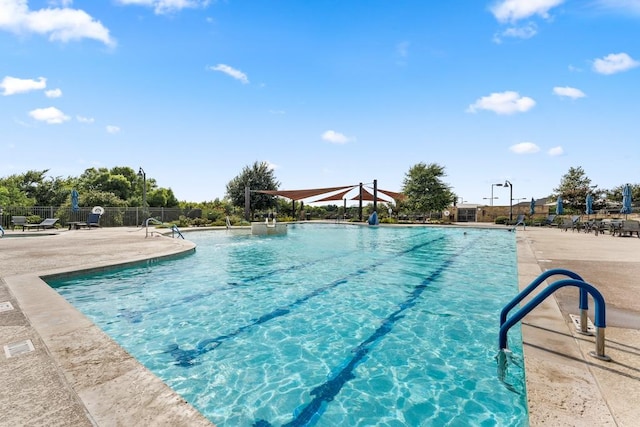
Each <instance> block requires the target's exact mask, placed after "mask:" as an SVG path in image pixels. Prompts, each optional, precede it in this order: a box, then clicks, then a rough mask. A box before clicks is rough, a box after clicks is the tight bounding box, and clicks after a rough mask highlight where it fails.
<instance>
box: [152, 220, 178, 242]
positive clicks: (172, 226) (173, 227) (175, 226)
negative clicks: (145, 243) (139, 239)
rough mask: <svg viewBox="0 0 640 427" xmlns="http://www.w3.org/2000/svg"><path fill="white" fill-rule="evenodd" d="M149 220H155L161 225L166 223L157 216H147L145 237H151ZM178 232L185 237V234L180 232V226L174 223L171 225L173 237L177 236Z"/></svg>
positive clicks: (154, 221)
mask: <svg viewBox="0 0 640 427" xmlns="http://www.w3.org/2000/svg"><path fill="white" fill-rule="evenodd" d="M149 222H153V223H154V224H159V225H163V224H164V222H162V221H160V220H157V219H155V218H147V219H146V220H145V221H144V225H145V228H146V231H145V235H144V237H145V238H146V237H149ZM176 233H178V236H180V237H182V238H183V239H184V236H183V235H182V233H181V232H180V229H179V228H178V226H177V225H175V224H172V225H171V237H175V234H176Z"/></svg>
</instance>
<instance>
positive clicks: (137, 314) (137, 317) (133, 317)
mask: <svg viewBox="0 0 640 427" xmlns="http://www.w3.org/2000/svg"><path fill="white" fill-rule="evenodd" d="M335 257H336V255H335V254H333V255H331V256H329V257H326V258H320V259H317V260H315V261H309V262H307V263H301V264H297V265H292V266H290V267H285V268H278V269H275V270H270V271H267V272H264V273H260V274H257V275H255V276H251V277H246V278H244V279H242V280H240V281H239V282H229V283H227V286H225V287H220V288H215V289H211V290H208V291H206V292H200V293H197V294H192V295H188V296H185V297H182V298H180V299H178V300H175V301H173V302H171V303H170V304H167V305H164V306H161V307H156V309H155V310H145V311H142V310H128V309H121V310H120V312H119V313H118V315H117V317H124V318H125V319H127V320H128V321H129V322H130V323H140V322H142V319H143V317H144V316H145V315H149V314H155V313H158V312H160V311H162V310H168V309H170V308H173V307H179V306H181V305H183V304H185V303H190V302H192V301H197V300H199V299H202V298H206V297H208V296H210V295H213V294H214V293H217V292H222V291H226V290H228V289H233V288H234V287H237V286H242V285H246V284H249V283H252V282H257V281H258V280H261V279H265V278H267V277H270V276H274V275H276V274H281V273H288V272H290V271H295V270H300V269H303V268H307V267H310V266H312V265H315V264H318V263H320V262H325V261H328V260H332V259H334V258H335Z"/></svg>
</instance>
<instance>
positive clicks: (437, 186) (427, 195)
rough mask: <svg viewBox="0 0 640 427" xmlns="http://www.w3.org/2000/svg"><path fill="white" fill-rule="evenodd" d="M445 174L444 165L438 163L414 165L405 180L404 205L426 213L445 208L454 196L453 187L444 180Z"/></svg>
mask: <svg viewBox="0 0 640 427" xmlns="http://www.w3.org/2000/svg"><path fill="white" fill-rule="evenodd" d="M445 176H446V174H445V170H444V167H443V166H440V165H438V164H436V163H431V164H428V165H427V164H425V163H422V162H421V163H418V164H417V165H414V166H412V167H411V168H410V169H409V172H407V173H406V175H405V178H404V181H403V188H402V193H403V194H404V195H405V196H406V200H404V202H403V203H402V204H403V206H404V207H405V208H407V209H408V210H409V211H411V212H416V213H418V212H419V213H422V214H425V215H426V214H428V213H430V212H441V211H443V210H445V209H446V208H447V207H448V206H450V205H451V202H452V201H453V198H454V194H453V192H452V191H451V187H450V186H449V185H448V184H446V183H445V182H443V180H442V178H443V177H445Z"/></svg>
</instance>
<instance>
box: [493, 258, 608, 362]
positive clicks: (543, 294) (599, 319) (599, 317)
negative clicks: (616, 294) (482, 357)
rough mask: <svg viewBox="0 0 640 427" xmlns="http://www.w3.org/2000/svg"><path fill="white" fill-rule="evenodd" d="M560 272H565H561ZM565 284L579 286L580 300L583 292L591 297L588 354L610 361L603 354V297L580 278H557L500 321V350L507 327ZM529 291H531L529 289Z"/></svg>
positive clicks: (505, 343) (504, 347)
mask: <svg viewBox="0 0 640 427" xmlns="http://www.w3.org/2000/svg"><path fill="white" fill-rule="evenodd" d="M549 271H552V270H549ZM564 271H568V270H564ZM570 273H572V274H573V275H576V276H577V274H575V273H573V272H570ZM554 274H558V273H554ZM562 274H565V273H562ZM547 277H548V276H547ZM578 277H579V276H578ZM565 286H575V287H577V288H579V289H580V291H581V292H580V295H581V296H580V299H581V300H582V293H583V292H584V294H585V298H587V296H586V295H587V294H590V295H591V297H592V298H593V301H594V303H595V308H594V310H595V320H594V324H595V327H596V350H595V352H590V353H589V354H590V355H591V356H593V357H595V358H597V359H600V360H605V361H610V360H611V358H610V357H609V356H607V355H605V349H604V347H605V345H604V340H605V329H606V308H605V301H604V297H603V296H602V294H601V293H600V291H598V290H597V289H596V288H595V287H594V286H593V285H590V284H589V283H587V282H585V281H584V280H580V279H563V280H558V281H556V282H553V283H552V284H550V285H549V286H547V287H546V288H545V289H543V290H542V291H540V293H539V294H537V295H536V296H535V297H534V298H532V299H531V301H529V302H528V303H527V304H525V305H524V306H522V307H521V308H520V309H519V310H518V311H517V312H516V313H515V314H514V315H512V316H511V317H509V318H508V319H505V321H504V323H502V322H501V325H500V333H499V338H498V341H499V343H498V345H499V347H500V350H501V351H503V350H506V349H507V332H509V329H511V327H512V326H513V325H515V324H516V323H518V322H519V321H520V320H522V318H523V317H524V316H526V315H527V314H528V313H529V312H530V311H531V310H533V309H534V308H536V307H537V306H538V305H539V304H540V303H541V302H543V301H544V300H545V299H546V298H547V297H548V296H549V295H551V294H553V293H554V292H555V291H557V290H558V289H560V288H563V287H565ZM527 289H528V288H527ZM527 289H525V290H524V291H526V290H527ZM524 291H523V292H524ZM529 292H531V291H530V290H529ZM521 299H522V298H520V300H521ZM503 311H504V310H503ZM507 311H508V310H507ZM501 316H502V314H501Z"/></svg>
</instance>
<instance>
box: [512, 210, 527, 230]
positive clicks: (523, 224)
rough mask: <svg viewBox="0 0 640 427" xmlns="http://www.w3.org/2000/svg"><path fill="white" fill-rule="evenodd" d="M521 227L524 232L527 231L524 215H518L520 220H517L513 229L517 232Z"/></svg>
mask: <svg viewBox="0 0 640 427" xmlns="http://www.w3.org/2000/svg"><path fill="white" fill-rule="evenodd" d="M519 225H521V226H522V229H523V230H526V229H527V225H526V224H525V223H524V214H520V215H518V218H516V223H515V224H514V225H513V229H514V230H515V229H516V228H517V227H518V226H519Z"/></svg>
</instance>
